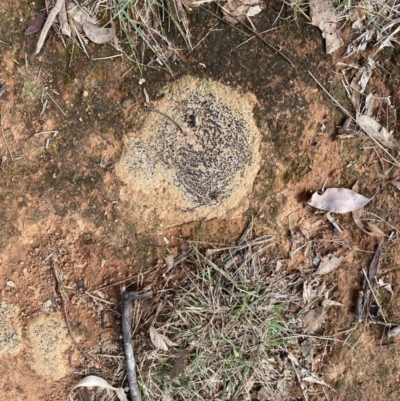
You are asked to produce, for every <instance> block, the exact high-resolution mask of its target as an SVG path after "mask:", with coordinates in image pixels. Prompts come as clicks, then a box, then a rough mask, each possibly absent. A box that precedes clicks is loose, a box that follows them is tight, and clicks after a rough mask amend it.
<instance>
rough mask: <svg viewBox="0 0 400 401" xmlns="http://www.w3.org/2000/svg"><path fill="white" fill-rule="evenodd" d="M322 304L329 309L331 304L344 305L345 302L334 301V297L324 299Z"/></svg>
mask: <svg viewBox="0 0 400 401" xmlns="http://www.w3.org/2000/svg"><path fill="white" fill-rule="evenodd" d="M322 306H323V307H324V308H325V309H328V308H330V307H331V306H343V304H342V303H340V302H337V301H333V300H332V299H324V301H323V302H322Z"/></svg>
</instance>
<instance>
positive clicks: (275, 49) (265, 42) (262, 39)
mask: <svg viewBox="0 0 400 401" xmlns="http://www.w3.org/2000/svg"><path fill="white" fill-rule="evenodd" d="M217 6H218V7H219V8H220V9H221V10H223V11H225V12H226V13H227V14H228V15H229V16H230V17H232V18H234V19H235V20H236V21H237V22H238V23H239V24H240V25H242V26H243V27H245V28H246V29H248V30H249V31H250V32H251V33H252V34H253V35H255V36H256V37H257V38H258V39H259V40H261V42H263V43H264V44H265V45H266V46H268V47H269V48H270V49H271V50H273V51H274V52H275V53H276V54H278V55H279V56H281V57H282V58H283V59H284V60H285V61H287V62H288V63H289V64H290V66H291V67H293V68H295V65H294V64H293V63H292V61H291V60H290V59H289V57H286V56H285V55H284V54H283V53H282V52H281V51H279V50H278V49H277V48H276V47H275V46H273V45H271V43H269V42H267V41H266V40H265V39H264V38H263V37H262V36H261V35H260V34H259V33H257V32H256V31H255V30H254V29H253V28H252V27H249V26H248V25H246V24H245V23H244V22H243V21H240V19H238V18H237V17H236V16H234V15H233V14H231V13H230V12H229V11H228V10H227V9H226V8H224V7H222V6H220V5H219V4H218V3H217ZM201 8H202V9H203V10H205V11H207V12H209V13H210V14H212V15H213V16H214V17H216V18H218V19H219V20H221V21H223V22H225V23H227V24H228V25H231V26H233V27H234V28H236V27H235V26H234V25H233V24H231V23H230V22H228V21H224V20H223V19H222V18H220V17H218V16H217V15H215V14H213V13H211V12H210V11H208V10H207V9H205V8H204V7H201Z"/></svg>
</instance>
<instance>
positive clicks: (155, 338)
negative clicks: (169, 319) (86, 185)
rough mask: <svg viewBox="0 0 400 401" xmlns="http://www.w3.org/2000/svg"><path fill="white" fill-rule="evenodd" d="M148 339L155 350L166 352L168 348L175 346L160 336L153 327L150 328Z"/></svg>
mask: <svg viewBox="0 0 400 401" xmlns="http://www.w3.org/2000/svg"><path fill="white" fill-rule="evenodd" d="M149 332H150V339H151V342H152V343H153V345H154V346H155V347H156V349H159V350H162V351H168V346H170V347H173V346H176V345H177V344H175V343H174V342H172V341H171V340H170V339H169V338H168V337H167V336H164V335H163V334H160V333H159V332H158V331H157V329H156V328H155V327H154V326H150V330H149Z"/></svg>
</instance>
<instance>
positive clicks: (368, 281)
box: [361, 241, 386, 322]
mask: <svg viewBox="0 0 400 401" xmlns="http://www.w3.org/2000/svg"><path fill="white" fill-rule="evenodd" d="M382 245H383V241H381V242H380V243H379V245H378V247H377V248H376V251H375V254H374V257H373V258H372V261H371V264H370V265H369V268H368V274H367V273H366V272H365V270H364V269H362V272H363V274H364V279H365V280H364V283H363V288H362V289H363V292H364V297H363V308H362V314H361V320H363V321H365V320H366V319H367V318H368V314H369V308H370V306H371V301H372V297H374V299H375V301H376V303H377V305H378V307H379V308H380V309H381V310H382V308H381V306H380V305H379V302H378V300H377V299H376V296H375V293H374V289H373V285H372V283H373V280H374V279H375V277H376V273H377V271H378V264H379V259H380V256H381V252H382ZM383 320H384V321H385V322H386V319H385V317H384V316H383Z"/></svg>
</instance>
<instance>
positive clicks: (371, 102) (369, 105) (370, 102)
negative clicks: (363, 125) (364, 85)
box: [364, 92, 375, 117]
mask: <svg viewBox="0 0 400 401" xmlns="http://www.w3.org/2000/svg"><path fill="white" fill-rule="evenodd" d="M374 107H375V96H374V94H373V93H372V92H371V93H369V94H368V96H367V97H366V98H365V111H364V114H365V115H366V116H369V117H371V116H372V112H373V110H374Z"/></svg>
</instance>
